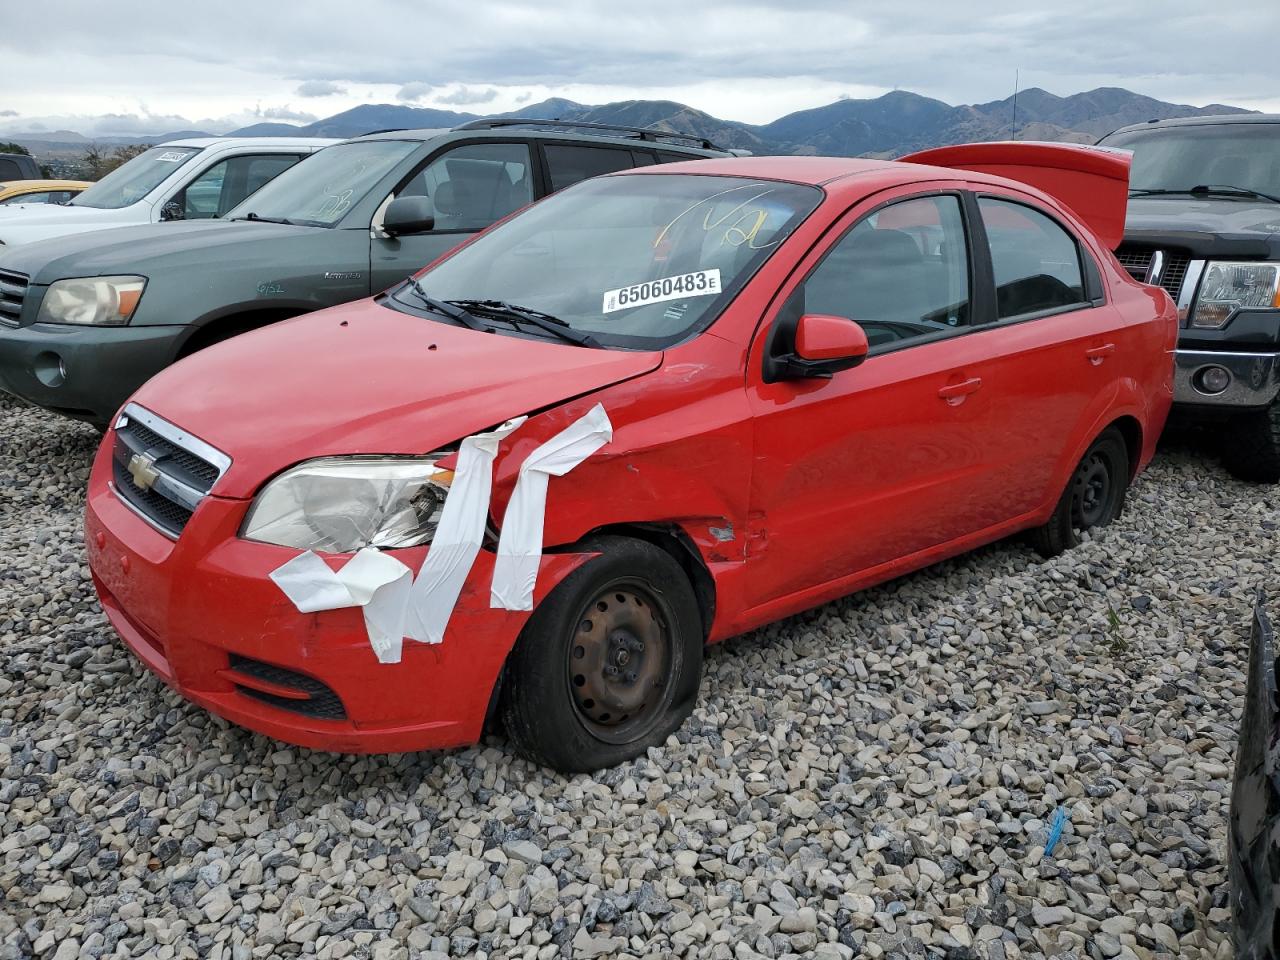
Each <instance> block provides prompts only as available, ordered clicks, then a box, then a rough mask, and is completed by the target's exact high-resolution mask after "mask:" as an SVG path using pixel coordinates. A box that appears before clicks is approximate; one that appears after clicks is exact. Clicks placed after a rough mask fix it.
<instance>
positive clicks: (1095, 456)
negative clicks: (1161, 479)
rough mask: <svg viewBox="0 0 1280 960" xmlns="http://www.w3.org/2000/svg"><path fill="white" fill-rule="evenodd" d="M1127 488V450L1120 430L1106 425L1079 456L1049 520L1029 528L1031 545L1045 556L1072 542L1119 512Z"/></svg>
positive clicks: (1067, 547) (1066, 547)
mask: <svg viewBox="0 0 1280 960" xmlns="http://www.w3.org/2000/svg"><path fill="white" fill-rule="evenodd" d="M1128 488H1129V450H1128V447H1126V446H1125V442H1124V437H1123V436H1121V434H1120V431H1119V430H1117V429H1116V428H1115V427H1108V428H1107V429H1106V430H1104V431H1103V432H1102V433H1101V434H1099V436H1098V439H1097V440H1095V441H1093V443H1092V444H1091V445H1090V447H1089V449H1088V450H1086V451H1085V454H1084V456H1083V457H1081V458H1080V462H1079V463H1078V464H1077V465H1076V469H1075V471H1074V472H1073V473H1072V474H1071V479H1070V480H1069V481H1068V482H1067V489H1066V490H1064V491H1063V493H1062V498H1061V499H1060V500H1059V501H1058V506H1057V507H1056V508H1055V509H1054V511H1053V516H1051V517H1050V518H1049V522H1048V523H1046V524H1045V525H1044V526H1042V527H1037V528H1036V529H1034V530H1032V531H1031V545H1032V546H1033V547H1034V548H1035V550H1036V552H1037V553H1039V554H1040V556H1042V557H1045V558H1048V557H1056V556H1057V555H1058V554H1060V553H1062V552H1063V551H1064V550H1067V549H1070V548H1071V547H1074V546H1076V545H1077V544H1078V543H1079V542H1080V535H1081V534H1082V533H1084V531H1086V530H1091V529H1093V528H1094V527H1105V526H1106V525H1107V524H1109V523H1111V522H1112V521H1113V520H1115V519H1116V518H1117V517H1119V516H1120V511H1121V510H1122V509H1123V508H1124V497H1125V493H1126V491H1127V490H1128Z"/></svg>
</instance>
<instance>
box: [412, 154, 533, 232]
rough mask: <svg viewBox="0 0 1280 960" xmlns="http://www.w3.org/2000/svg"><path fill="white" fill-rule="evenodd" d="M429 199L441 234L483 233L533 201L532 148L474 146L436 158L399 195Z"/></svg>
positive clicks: (436, 226)
mask: <svg viewBox="0 0 1280 960" xmlns="http://www.w3.org/2000/svg"><path fill="white" fill-rule="evenodd" d="M396 196H397V197H430V198H431V204H432V207H433V208H434V211H435V216H436V225H435V229H436V230H439V231H447V230H461V231H466V232H474V231H476V230H483V229H484V228H485V227H487V226H489V224H491V223H495V222H496V221H498V220H501V219H502V218H503V217H505V216H507V215H508V214H511V213H514V212H515V211H516V210H519V209H520V208H521V207H523V206H524V205H525V204H527V203H531V202H532V201H533V172H532V165H531V164H530V162H529V148H528V146H526V145H525V144H523V143H471V144H466V145H464V146H461V147H455V148H454V149H452V150H450V151H448V152H447V153H443V154H441V155H440V156H438V157H436V158H435V159H434V160H432V161H431V162H430V163H429V164H427V165H426V166H425V167H423V168H422V169H421V170H420V171H418V172H417V173H416V174H414V176H413V178H412V179H411V180H410V181H409V182H408V183H407V184H405V185H404V187H403V188H402V189H401V190H400V191H399V192H398V193H397V194H396Z"/></svg>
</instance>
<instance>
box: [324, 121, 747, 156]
mask: <svg viewBox="0 0 1280 960" xmlns="http://www.w3.org/2000/svg"><path fill="white" fill-rule="evenodd" d="M571 126H572V124H571V123H569V122H568V121H566V129H563V130H560V129H546V128H541V127H537V126H529V127H527V128H526V127H521V126H520V125H519V124H511V125H509V126H502V127H495V128H493V129H484V128H468V127H466V126H465V125H464V126H461V127H441V128H438V129H437V128H423V129H417V130H379V131H377V132H375V133H366V134H364V135H363V136H359V137H351V138H350V139H348V140H344V141H342V142H343V143H356V142H360V141H364V140H415V141H421V142H423V143H425V142H427V141H429V140H435V139H437V138H438V137H444V136H449V135H452V136H455V137H457V138H458V139H467V140H485V139H497V140H510V139H512V138H513V137H518V138H520V139H526V140H572V141H576V142H578V143H607V144H611V145H613V146H619V147H640V148H643V149H649V150H653V149H657V150H669V151H672V152H674V153H687V154H691V155H696V156H707V157H720V156H724V153H723V151H721V150H708V149H705V148H703V147H699V146H694V145H692V144H685V143H671V142H668V141H666V140H661V141H658V142H654V141H652V140H641V139H639V138H638V137H635V136H630V137H628V136H617V137H611V136H607V135H605V134H602V133H594V132H593V133H579V132H576V131H574V130H571V129H567V127H571ZM654 133H655V134H657V135H658V136H663V137H675V138H679V137H682V136H684V135H683V134H678V133H667V132H666V131H664V130H655V131H654Z"/></svg>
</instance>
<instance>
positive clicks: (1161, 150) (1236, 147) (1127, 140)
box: [1102, 123, 1280, 196]
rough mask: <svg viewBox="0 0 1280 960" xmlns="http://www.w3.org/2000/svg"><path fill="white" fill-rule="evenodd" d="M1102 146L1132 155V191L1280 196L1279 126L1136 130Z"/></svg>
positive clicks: (1210, 125)
mask: <svg viewBox="0 0 1280 960" xmlns="http://www.w3.org/2000/svg"><path fill="white" fill-rule="evenodd" d="M1102 146H1105V147H1121V148H1123V149H1125V150H1132V151H1133V169H1132V170H1131V171H1130V173H1129V189H1130V190H1135V191H1141V190H1190V189H1191V188H1192V187H1199V186H1207V187H1226V186H1231V187H1242V188H1244V189H1246V190H1257V191H1260V192H1262V193H1269V194H1271V195H1272V196H1276V195H1280V123H1222V124H1195V125H1187V126H1185V127H1163V128H1156V129H1152V130H1134V131H1132V132H1129V133H1117V134H1113V135H1112V136H1109V137H1106V138H1104V139H1103V140H1102Z"/></svg>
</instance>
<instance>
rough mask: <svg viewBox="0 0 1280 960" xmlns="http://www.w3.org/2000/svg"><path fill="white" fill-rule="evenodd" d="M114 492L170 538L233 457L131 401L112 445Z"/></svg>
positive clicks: (183, 523)
mask: <svg viewBox="0 0 1280 960" xmlns="http://www.w3.org/2000/svg"><path fill="white" fill-rule="evenodd" d="M112 461H113V462H112V473H113V479H114V481H115V484H114V486H115V491H116V494H117V495H118V496H119V497H120V499H121V500H123V501H124V502H125V503H127V504H128V505H129V506H130V507H132V508H133V509H134V511H135V512H137V513H138V514H140V515H141V516H142V517H143V519H145V520H146V521H147V522H149V523H150V524H151V525H152V526H154V527H157V528H158V529H160V530H161V531H162V532H164V533H166V534H168V535H169V536H171V537H177V536H178V534H180V533H181V532H182V529H183V527H185V526H186V525H187V521H188V520H190V519H191V515H192V514H193V513H194V512H195V509H196V507H198V506H199V505H200V502H201V501H202V500H203V499H204V498H205V496H206V495H208V493H209V491H210V490H212V489H213V485H214V484H215V483H217V482H218V478H219V477H221V476H222V474H223V473H224V472H226V469H227V467H229V466H230V465H231V459H230V458H229V457H227V456H226V455H225V454H223V453H221V452H220V451H218V450H215V449H214V448H212V447H210V446H209V445H208V444H205V443H203V442H202V441H200V440H197V439H196V438H194V437H190V436H187V435H186V434H185V433H183V431H181V430H179V429H178V428H177V427H175V426H173V425H172V424H170V423H167V422H166V421H164V420H161V419H160V418H159V417H157V416H155V415H154V414H151V413H149V412H147V411H146V410H143V409H142V408H141V407H138V406H135V405H134V404H129V405H128V406H127V407H125V410H124V415H123V416H122V417H121V418H120V421H119V422H118V423H117V425H116V431H115V445H114V447H113V448H112Z"/></svg>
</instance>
